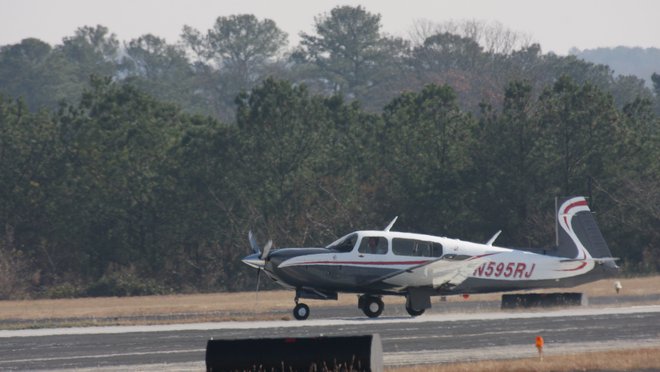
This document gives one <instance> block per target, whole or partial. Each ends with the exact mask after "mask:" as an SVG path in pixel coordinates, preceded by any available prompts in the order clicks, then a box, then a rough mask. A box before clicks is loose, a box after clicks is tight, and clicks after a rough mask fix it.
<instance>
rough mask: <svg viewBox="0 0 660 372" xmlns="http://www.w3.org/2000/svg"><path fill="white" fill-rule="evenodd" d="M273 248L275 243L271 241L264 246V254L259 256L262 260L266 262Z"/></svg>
mask: <svg viewBox="0 0 660 372" xmlns="http://www.w3.org/2000/svg"><path fill="white" fill-rule="evenodd" d="M272 247H273V241H272V240H269V241H268V243H266V245H265V246H264V252H263V253H262V254H261V256H259V258H261V259H262V260H266V259H267V258H268V254H269V253H270V249H271V248H272Z"/></svg>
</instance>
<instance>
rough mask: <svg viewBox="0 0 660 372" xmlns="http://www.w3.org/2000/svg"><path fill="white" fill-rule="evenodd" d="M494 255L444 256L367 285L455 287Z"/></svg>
mask: <svg viewBox="0 0 660 372" xmlns="http://www.w3.org/2000/svg"><path fill="white" fill-rule="evenodd" d="M494 254H497V253H488V254H483V255H479V256H455V255H444V256H442V257H440V258H438V259H435V260H431V261H428V262H425V263H423V264H421V265H417V266H414V267H411V268H408V269H404V270H400V271H397V272H394V273H390V274H388V275H386V276H382V277H380V278H378V279H376V280H374V281H373V282H371V283H369V284H375V283H378V282H383V283H385V284H388V285H394V286H396V287H399V288H406V287H422V286H433V288H438V287H440V286H442V285H445V284H450V285H453V286H456V285H459V284H461V283H462V282H463V281H464V280H465V279H467V278H468V276H470V275H471V274H472V273H473V272H474V269H476V268H477V267H479V266H481V265H482V264H483V263H484V262H488V261H490V259H489V256H492V255H494Z"/></svg>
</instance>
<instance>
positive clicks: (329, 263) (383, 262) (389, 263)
mask: <svg viewBox="0 0 660 372" xmlns="http://www.w3.org/2000/svg"><path fill="white" fill-rule="evenodd" d="M429 261H432V260H427V261H310V262H299V263H298V264H297V265H421V264H423V263H427V262H429Z"/></svg>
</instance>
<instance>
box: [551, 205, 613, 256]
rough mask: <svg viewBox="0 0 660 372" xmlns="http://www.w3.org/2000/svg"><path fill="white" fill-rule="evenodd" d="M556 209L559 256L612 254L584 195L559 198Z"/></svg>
mask: <svg viewBox="0 0 660 372" xmlns="http://www.w3.org/2000/svg"><path fill="white" fill-rule="evenodd" d="M556 213H557V221H556V222H557V254H558V256H561V257H567V258H575V259H589V258H606V257H612V253H611V252H610V249H609V248H608V247H607V243H605V239H604V238H603V234H601V232H600V229H599V228H598V225H597V224H596V219H595V218H594V216H593V214H592V213H591V210H590V209H589V206H588V205H587V200H586V199H585V198H584V197H582V196H576V197H570V198H561V199H558V200H557V211H556Z"/></svg>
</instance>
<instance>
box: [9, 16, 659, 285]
mask: <svg viewBox="0 0 660 372" xmlns="http://www.w3.org/2000/svg"><path fill="white" fill-rule="evenodd" d="M358 31H359V32H358ZM475 32H476V31H475ZM475 35H476V34H475ZM183 39H184V43H183V45H182V46H176V45H169V44H167V43H166V42H165V41H164V40H163V39H161V38H158V37H157V36H154V35H149V34H147V35H143V36H141V37H139V38H137V39H135V40H132V41H130V42H129V43H125V44H124V45H123V49H122V48H120V46H119V43H118V41H117V40H116V38H115V36H114V35H113V34H111V33H110V32H109V30H107V29H106V28H104V27H102V26H96V27H83V28H80V29H78V30H77V31H76V33H75V35H74V36H72V37H69V38H65V40H64V41H63V44H62V45H58V46H54V47H51V46H50V45H48V44H46V43H43V42H41V41H39V40H36V39H26V40H23V41H22V42H21V43H19V44H16V45H9V46H3V47H1V48H0V243H1V244H0V253H1V254H0V278H1V280H0V297H2V298H20V297H25V296H30V295H31V296H49V297H70V296H79V295H133V294H155V293H166V292H170V291H216V290H238V289H247V288H254V284H255V282H254V281H255V275H254V274H255V273H254V271H252V270H249V269H248V268H247V267H245V265H242V264H241V263H240V258H242V257H243V256H245V254H247V253H248V252H249V249H248V248H247V245H246V232H247V231H248V230H249V229H252V230H254V231H256V232H258V233H259V235H260V236H262V237H263V238H265V237H267V238H272V239H273V240H274V241H275V244H276V247H283V246H303V245H304V246H319V245H325V244H327V243H328V242H330V241H332V240H334V239H335V238H337V237H338V236H339V235H341V234H344V233H346V232H347V231H351V230H354V229H362V228H382V227H383V226H384V225H385V224H386V223H387V222H388V221H390V220H391V218H392V217H393V216H395V215H399V216H400V217H401V218H400V220H399V221H400V222H399V223H400V224H401V226H400V227H401V228H402V229H406V230H410V231H418V232H424V233H432V234H439V235H446V236H450V237H460V238H463V239H470V240H475V241H480V240H485V239H487V238H488V237H490V236H491V235H492V234H493V232H495V231H497V230H498V229H502V230H504V231H503V234H502V237H501V238H500V240H499V242H500V243H501V244H503V245H507V246H527V247H544V246H545V247H547V246H550V245H551V244H552V240H553V237H554V226H553V224H552V222H551V221H552V220H553V197H554V196H557V195H572V194H579V195H587V196H590V197H591V200H590V204H591V205H592V206H593V209H594V210H596V211H597V213H598V220H599V223H600V225H601V227H602V230H603V231H604V233H605V236H606V239H607V241H608V242H609V244H610V246H611V248H612V250H613V252H614V254H615V255H616V256H619V257H621V258H622V259H623V263H624V267H625V268H626V270H629V271H631V272H635V271H636V272H651V271H657V270H658V269H659V268H660V261H658V257H660V254H658V247H660V233H659V231H660V230H659V229H658V228H657V226H660V212H659V211H658V207H657V206H658V205H660V192H659V190H660V179H659V176H658V175H660V162H659V159H660V129H659V128H660V122H659V119H658V116H657V112H658V111H657V110H658V89H657V88H658V87H657V86H658V84H655V85H656V87H655V88H656V89H655V92H651V91H650V90H648V89H647V88H646V87H645V86H644V85H643V84H641V83H640V80H639V79H637V78H634V77H629V76H628V77H621V76H619V77H614V75H613V71H612V70H611V69H610V68H608V67H607V66H603V65H594V64H591V63H587V62H585V61H582V60H579V59H577V58H575V57H574V56H570V57H560V56H555V55H552V54H546V55H544V54H542V53H541V49H540V46H538V45H527V46H522V47H521V48H520V49H519V50H513V49H511V48H508V47H506V46H502V47H496V46H492V45H491V46H489V47H485V46H482V45H480V44H478V43H477V41H476V40H480V39H479V38H478V37H477V36H469V35H466V34H461V35H458V34H453V33H448V32H445V31H442V32H440V31H438V32H431V33H429V34H428V35H426V36H425V37H424V38H423V40H421V41H420V43H418V44H417V45H416V46H414V48H412V49H411V48H409V46H408V42H407V41H405V40H401V39H393V38H389V37H386V36H384V35H383V34H382V33H381V25H380V16H379V15H377V14H372V13H369V12H368V11H366V10H365V9H363V8H362V7H350V6H344V7H337V8H335V9H333V10H332V11H331V12H330V13H328V14H324V15H321V16H320V17H318V18H317V19H316V29H315V33H314V34H312V35H302V39H303V40H302V42H301V47H300V48H298V50H296V51H295V52H294V53H293V54H292V55H291V56H290V60H289V61H290V62H292V63H288V64H286V63H285V62H284V61H285V60H284V59H279V55H280V53H281V52H282V48H283V46H284V44H285V41H286V36H285V34H284V33H283V32H281V31H280V30H279V29H277V27H276V26H275V24H274V23H273V22H272V21H269V20H263V21H260V20H257V19H256V18H255V17H254V16H249V15H242V16H232V17H220V18H218V20H217V21H216V24H215V26H214V28H213V29H211V30H209V31H208V32H207V33H206V34H204V35H202V34H201V33H200V32H199V31H196V30H193V29H190V28H185V29H184V35H183ZM120 49H121V53H120ZM120 54H121V56H122V58H121V59H119V57H118V56H119V55H120ZM96 73H99V75H96ZM89 74H91V75H92V77H91V78H89V76H86V75H89ZM269 75H275V76H286V77H288V79H277V78H273V77H268V76H269ZM656 77H657V76H656V75H654V76H653V81H654V83H657V81H660V79H656ZM239 92H240V93H239ZM195 113H207V114H210V116H200V115H196V114H195ZM218 117H221V118H225V119H226V122H227V123H230V124H226V123H225V122H221V121H218V120H217V118H218Z"/></svg>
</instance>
